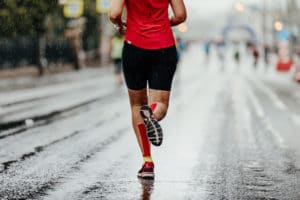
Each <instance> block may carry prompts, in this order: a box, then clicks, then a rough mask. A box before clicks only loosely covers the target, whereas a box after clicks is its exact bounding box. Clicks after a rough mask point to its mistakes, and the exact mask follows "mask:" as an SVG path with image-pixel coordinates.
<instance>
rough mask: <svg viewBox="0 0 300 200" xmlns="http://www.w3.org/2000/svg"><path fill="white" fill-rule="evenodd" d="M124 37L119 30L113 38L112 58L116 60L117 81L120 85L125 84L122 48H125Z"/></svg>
mask: <svg viewBox="0 0 300 200" xmlns="http://www.w3.org/2000/svg"><path fill="white" fill-rule="evenodd" d="M123 41H124V40H123V37H122V35H121V34H120V33H119V32H117V33H116V34H115V35H114V37H113V38H112V40H111V59H112V60H113V62H114V67H115V75H116V82H117V84H118V85H122V84H123V77H122V49H123V44H124V42H123Z"/></svg>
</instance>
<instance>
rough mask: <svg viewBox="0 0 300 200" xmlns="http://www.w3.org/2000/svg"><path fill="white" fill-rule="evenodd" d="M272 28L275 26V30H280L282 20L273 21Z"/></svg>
mask: <svg viewBox="0 0 300 200" xmlns="http://www.w3.org/2000/svg"><path fill="white" fill-rule="evenodd" d="M274 28H275V30H276V31H282V29H283V24H282V22H281V21H276V22H275V23H274Z"/></svg>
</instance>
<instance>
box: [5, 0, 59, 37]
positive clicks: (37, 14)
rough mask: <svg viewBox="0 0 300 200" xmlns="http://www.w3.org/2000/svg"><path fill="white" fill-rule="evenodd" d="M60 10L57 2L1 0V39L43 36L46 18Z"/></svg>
mask: <svg viewBox="0 0 300 200" xmlns="http://www.w3.org/2000/svg"><path fill="white" fill-rule="evenodd" d="M59 9H60V8H59V5H58V2H57V0H50V1H47V0H0V37H13V36H18V35H31V36H34V35H40V34H43V33H44V32H45V19H46V17H47V16H48V15H50V14H52V13H53V12H59Z"/></svg>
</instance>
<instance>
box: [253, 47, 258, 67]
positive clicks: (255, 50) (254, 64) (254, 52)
mask: <svg viewBox="0 0 300 200" xmlns="http://www.w3.org/2000/svg"><path fill="white" fill-rule="evenodd" d="M252 56H253V66H254V68H257V64H258V59H259V52H258V49H257V46H256V45H255V44H253V45H252Z"/></svg>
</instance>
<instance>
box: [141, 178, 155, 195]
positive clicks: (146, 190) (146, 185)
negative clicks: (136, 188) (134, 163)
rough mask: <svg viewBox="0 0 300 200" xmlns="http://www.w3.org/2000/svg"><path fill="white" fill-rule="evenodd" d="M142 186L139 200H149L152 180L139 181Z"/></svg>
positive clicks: (152, 186) (152, 185)
mask: <svg viewBox="0 0 300 200" xmlns="http://www.w3.org/2000/svg"><path fill="white" fill-rule="evenodd" d="M139 182H140V183H141V186H142V195H141V200H150V199H151V194H152V192H153V190H154V180H152V179H151V180H149V179H139Z"/></svg>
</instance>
